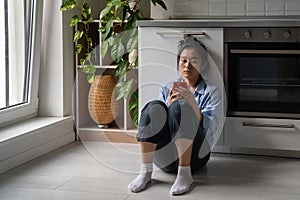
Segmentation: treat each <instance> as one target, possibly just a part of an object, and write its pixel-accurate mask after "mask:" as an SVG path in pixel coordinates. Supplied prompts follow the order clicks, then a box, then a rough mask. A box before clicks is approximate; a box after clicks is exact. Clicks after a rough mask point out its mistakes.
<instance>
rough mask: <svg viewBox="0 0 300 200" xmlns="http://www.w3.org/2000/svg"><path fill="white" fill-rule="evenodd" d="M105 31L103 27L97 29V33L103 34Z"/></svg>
mask: <svg viewBox="0 0 300 200" xmlns="http://www.w3.org/2000/svg"><path fill="white" fill-rule="evenodd" d="M105 30H106V29H105V27H103V26H101V27H99V29H98V31H99V32H100V33H103V32H104V31H105Z"/></svg>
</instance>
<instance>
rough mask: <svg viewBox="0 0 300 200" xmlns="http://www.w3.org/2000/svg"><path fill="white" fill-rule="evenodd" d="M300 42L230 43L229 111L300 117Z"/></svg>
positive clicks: (266, 115) (242, 113) (256, 114)
mask: <svg viewBox="0 0 300 200" xmlns="http://www.w3.org/2000/svg"><path fill="white" fill-rule="evenodd" d="M299 47H300V46H299V44H296V43H294V44H281V43H280V44H279V43H276V44H274V43H273V44H270V43H251V44H250V43H234V44H229V45H228V64H227V68H228V69H227V76H228V77H227V79H228V85H227V89H228V114H229V115H241V116H251V115H254V116H262V117H272V116H274V117H285V116H286V117H291V116H297V115H299V116H297V117H300V48H299Z"/></svg>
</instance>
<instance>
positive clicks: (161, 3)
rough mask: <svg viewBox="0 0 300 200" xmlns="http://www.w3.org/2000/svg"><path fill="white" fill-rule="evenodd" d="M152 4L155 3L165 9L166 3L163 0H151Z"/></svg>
mask: <svg viewBox="0 0 300 200" xmlns="http://www.w3.org/2000/svg"><path fill="white" fill-rule="evenodd" d="M151 1H152V3H153V5H154V6H156V3H157V4H158V5H160V6H161V7H162V8H163V9H165V10H167V6H166V4H165V3H164V2H163V0H151Z"/></svg>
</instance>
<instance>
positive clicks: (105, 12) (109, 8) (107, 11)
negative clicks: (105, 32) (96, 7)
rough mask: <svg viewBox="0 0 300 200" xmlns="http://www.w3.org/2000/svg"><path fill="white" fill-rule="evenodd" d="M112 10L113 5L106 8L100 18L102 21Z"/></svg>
mask: <svg viewBox="0 0 300 200" xmlns="http://www.w3.org/2000/svg"><path fill="white" fill-rule="evenodd" d="M111 8H112V5H108V4H107V5H106V7H105V8H104V9H103V10H102V11H101V12H100V16H99V18H100V20H101V19H103V17H104V16H106V15H107V14H108V13H109V11H110V10H111Z"/></svg>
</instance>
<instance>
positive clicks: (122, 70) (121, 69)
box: [115, 60, 129, 80]
mask: <svg viewBox="0 0 300 200" xmlns="http://www.w3.org/2000/svg"><path fill="white" fill-rule="evenodd" d="M128 68H129V62H128V61H127V60H123V61H121V62H120V63H119V65H118V67H117V69H116V72H115V75H116V77H118V78H119V79H120V80H123V79H124V76H125V74H126V72H127V70H128Z"/></svg>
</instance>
